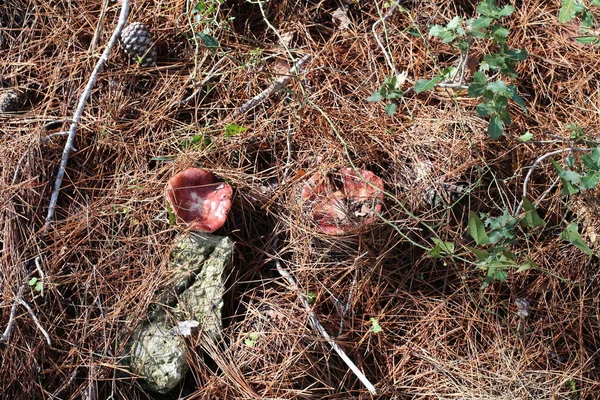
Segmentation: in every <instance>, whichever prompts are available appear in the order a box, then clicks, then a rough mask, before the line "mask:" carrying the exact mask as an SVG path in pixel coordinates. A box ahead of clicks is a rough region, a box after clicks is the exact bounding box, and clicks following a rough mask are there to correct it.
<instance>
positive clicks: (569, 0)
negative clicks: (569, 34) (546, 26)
mask: <svg viewBox="0 0 600 400" xmlns="http://www.w3.org/2000/svg"><path fill="white" fill-rule="evenodd" d="M583 10H585V7H584V6H583V5H582V4H581V3H580V2H579V1H578V0H562V7H560V10H559V12H558V22H560V23H561V24H564V23H565V22H570V21H571V20H572V19H573V18H575V17H576V16H577V14H579V13H580V12H582V11H583Z"/></svg>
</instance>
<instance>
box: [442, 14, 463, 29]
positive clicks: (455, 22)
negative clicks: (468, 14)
mask: <svg viewBox="0 0 600 400" xmlns="http://www.w3.org/2000/svg"><path fill="white" fill-rule="evenodd" d="M461 22H462V18H461V17H459V16H458V15H457V16H456V17H454V18H452V19H451V20H450V22H448V25H446V29H449V30H456V28H458V27H459V26H460V24H461Z"/></svg>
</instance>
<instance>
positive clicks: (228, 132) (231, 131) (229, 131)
mask: <svg viewBox="0 0 600 400" xmlns="http://www.w3.org/2000/svg"><path fill="white" fill-rule="evenodd" d="M247 130H248V128H246V127H245V126H240V125H237V124H229V125H227V126H226V127H225V137H232V136H236V135H239V134H240V133H242V132H245V131H247Z"/></svg>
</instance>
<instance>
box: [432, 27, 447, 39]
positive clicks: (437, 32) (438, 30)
mask: <svg viewBox="0 0 600 400" xmlns="http://www.w3.org/2000/svg"><path fill="white" fill-rule="evenodd" d="M446 31H447V29H446V28H445V27H443V26H441V25H432V26H431V27H430V28H429V36H431V37H439V36H440V35H441V34H442V32H446Z"/></svg>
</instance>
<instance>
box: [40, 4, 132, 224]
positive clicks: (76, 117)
mask: <svg viewBox="0 0 600 400" xmlns="http://www.w3.org/2000/svg"><path fill="white" fill-rule="evenodd" d="M128 15H129V0H122V7H121V13H120V14H119V22H118V23H117V27H116V28H115V30H114V32H113V34H112V36H111V37H110V40H109V41H108V44H107V45H106V48H105V49H104V52H103V53H102V55H101V56H100V59H98V62H97V63H96V66H95V67H94V70H93V71H92V73H91V74H90V78H89V80H88V83H87V85H86V86H85V89H84V91H83V93H82V94H81V97H80V98H79V103H78V104H77V109H76V110H75V114H73V119H72V122H71V127H70V128H69V136H68V138H67V143H65V148H64V150H63V154H62V158H61V159H60V166H59V167H58V172H57V173H56V180H55V181H54V189H53V190H52V195H51V196H50V203H49V204H48V214H47V215H46V223H45V224H44V228H43V229H42V234H46V233H47V232H48V229H49V228H50V225H51V224H52V218H53V217H54V211H55V210H56V203H57V201H58V195H59V193H60V188H61V186H62V181H63V178H64V176H65V170H66V169H67V162H68V160H69V155H70V154H71V150H72V148H73V142H74V141H75V134H76V132H77V127H78V126H79V121H80V120H81V116H82V114H83V109H84V108H85V103H86V102H87V99H88V98H89V97H90V94H91V93H92V88H93V87H94V84H95V83H96V79H97V78H98V74H99V73H100V70H101V69H102V67H103V66H104V63H105V62H106V60H108V56H109V55H110V52H111V51H112V49H113V47H115V44H116V43H117V40H118V39H119V36H120V35H121V30H123V26H124V25H125V23H126V22H127V16H128Z"/></svg>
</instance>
